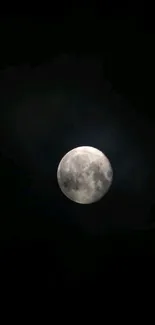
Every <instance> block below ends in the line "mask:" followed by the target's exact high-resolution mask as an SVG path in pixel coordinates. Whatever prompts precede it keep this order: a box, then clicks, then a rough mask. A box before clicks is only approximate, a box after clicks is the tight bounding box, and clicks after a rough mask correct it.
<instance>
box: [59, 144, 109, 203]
mask: <svg viewBox="0 0 155 325" xmlns="http://www.w3.org/2000/svg"><path fill="white" fill-rule="evenodd" d="M57 179H58V184H59V186H60V189H61V191H62V192H63V193H64V194H65V195H66V196H67V197H68V198H69V199H70V200H72V201H74V202H76V203H81V204H90V203H93V202H96V201H99V200H100V199H101V198H102V197H103V196H104V195H105V194H106V193H107V191H108V190H109V188H110V186H111V183H112V179H113V170H112V167H111V164H110V162H109V160H108V158H107V157H106V156H105V155H104V153H103V152H101V151H100V150H98V149H96V148H93V147H88V146H82V147H77V148H75V149H73V150H71V151H69V152H68V153H67V154H66V155H65V156H64V157H63V158H62V160H61V161H60V163H59V166H58V170H57Z"/></svg>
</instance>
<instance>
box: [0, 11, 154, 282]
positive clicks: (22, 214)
mask: <svg viewBox="0 0 155 325" xmlns="http://www.w3.org/2000/svg"><path fill="white" fill-rule="evenodd" d="M110 8H111V7H108V6H107V7H106V11H105V12H106V13H105V12H104V14H103V15H102V14H101V13H100V10H99V9H98V10H97V9H96V11H95V13H94V10H92V9H89V10H88V11H87V10H86V9H85V10H83V11H82V10H79V9H76V8H74V10H73V11H71V10H69V11H67V10H66V11H65V13H64V14H62V13H61V15H60V17H61V19H59V18H58V17H57V18H55V17H56V16H46V17H45V16H44V17H43V16H41V15H40V16H39V15H38V16H29V19H28V18H27V17H26V15H25V16H23V18H22V19H21V16H16V17H14V16H6V15H5V16H3V17H2V18H3V19H1V26H2V28H1V34H3V30H4V29H6V27H8V26H9V28H8V30H9V32H8V36H7V37H8V38H7V42H6V38H5V37H4V36H3V40H2V43H3V46H2V53H1V60H0V66H1V71H0V129H1V133H0V186H1V215H0V239H1V247H0V258H1V262H2V263H1V264H2V265H3V266H2V273H3V274H5V276H6V274H7V276H6V278H7V279H8V278H9V279H10V280H9V284H10V285H11V284H12V283H13V282H17V283H19V279H20V283H23V282H22V279H23V277H26V280H25V282H24V283H33V284H34V285H36V286H37V279H41V286H43V287H45V288H50V287H53V286H57V287H58V286H60V287H63V286H65V287H70V286H71V287H72V286H73V287H74V286H75V287H76V286H81V285H82V286H83V283H86V284H88V285H89V283H90V282H91V284H93V285H95V286H96V285H98V284H99V283H101V282H102V280H103V278H104V277H105V276H106V277H107V278H108V276H109V275H110V276H113V279H115V280H116V278H118V277H120V274H121V276H123V274H126V275H127V274H128V272H129V269H130V275H131V274H132V276H133V277H136V275H137V274H138V270H139V269H140V267H141V265H142V264H143V263H144V259H145V258H146V257H148V256H149V258H150V260H151V265H152V263H153V260H154V254H155V239H154V236H155V232H154V225H155V216H154V210H155V208H154V194H155V190H154V184H155V183H154V182H155V172H154V166H155V154H154V147H155V120H154V104H155V100H154V87H153V85H154V84H153V81H154V72H155V66H154V59H153V58H154V54H155V53H154V52H153V47H152V43H153V40H154V33H153V32H151V31H150V30H147V31H146V30H144V25H143V20H142V18H141V15H139V18H137V16H136V12H135V15H131V12H132V10H131V7H128V8H124V9H122V11H121V10H116V8H115V10H116V12H117V15H112V11H110V10H111V9H110ZM117 9H118V8H117ZM115 10H114V12H115ZM109 13H111V15H110V14H109ZM121 13H123V15H121ZM62 17H63V19H62ZM79 21H80V24H79ZM19 26H20V29H19ZM70 26H72V27H73V33H72V36H71V34H70V33H69V30H70ZM21 35H22V37H21ZM6 43H7V44H6ZM83 145H86V146H87V145H88V146H93V147H96V148H97V149H99V150H101V151H103V152H104V153H105V154H106V155H107V157H108V158H109V160H110V162H111V165H112V167H113V172H114V176H113V183H112V186H111V188H110V190H109V192H108V193H107V194H106V195H105V197H104V198H103V199H102V200H100V201H99V202H96V203H93V204H90V205H80V204H77V203H74V202H72V201H70V200H69V199H67V198H66V197H65V196H64V195H63V194H62V192H61V191H60V189H59V186H58V184H57V167H58V164H59V162H60V160H61V158H62V157H63V156H64V155H65V154H66V152H68V151H69V150H71V149H73V148H74V147H77V146H83ZM137 261H139V262H137ZM144 264H145V263H144ZM149 265H150V264H149ZM129 266H130V267H129ZM24 285H25V284H24Z"/></svg>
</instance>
